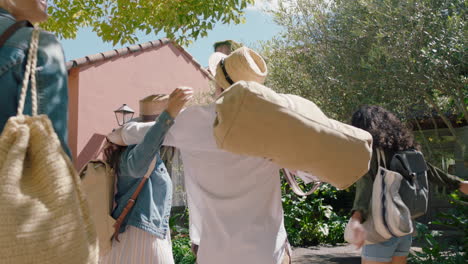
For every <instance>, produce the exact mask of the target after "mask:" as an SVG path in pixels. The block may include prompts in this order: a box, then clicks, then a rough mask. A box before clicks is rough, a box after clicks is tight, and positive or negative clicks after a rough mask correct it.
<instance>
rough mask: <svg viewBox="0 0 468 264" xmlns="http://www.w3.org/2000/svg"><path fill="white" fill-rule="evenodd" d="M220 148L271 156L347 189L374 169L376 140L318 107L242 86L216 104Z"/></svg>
mask: <svg viewBox="0 0 468 264" xmlns="http://www.w3.org/2000/svg"><path fill="white" fill-rule="evenodd" d="M216 113H217V118H216V120H215V123H214V136H215V138H216V143H217V145H218V147H219V148H221V149H224V150H226V151H229V152H233V153H236V154H244V155H250V156H256V157H266V158H269V159H271V160H273V162H275V163H276V164H278V165H280V166H282V167H283V168H288V169H291V170H300V171H304V172H307V173H309V174H311V175H313V176H315V177H317V178H319V179H320V180H321V181H322V182H327V183H330V184H332V185H333V186H335V187H337V188H340V189H346V188H348V187H349V186H351V185H352V184H353V183H354V182H356V181H357V180H358V179H359V178H361V177H362V176H363V175H364V174H366V172H367V171H368V170H369V163H370V159H371V156H372V136H371V135H370V134H369V133H368V132H366V131H364V130H362V129H359V128H356V127H353V126H350V125H347V124H344V123H341V122H338V121H336V120H333V119H330V118H328V117H327V116H326V115H325V114H324V113H323V112H322V111H321V110H320V108H318V107H317V105H315V104H314V103H313V102H311V101H309V100H306V99H304V98H302V97H299V96H296V95H289V94H278V93H276V92H275V91H273V90H272V89H270V88H268V87H265V86H263V85H261V84H259V83H256V82H245V81H240V82H237V83H235V84H234V85H232V86H231V87H230V88H228V89H227V90H226V91H224V93H223V94H222V95H221V96H220V97H219V98H218V100H217V101H216Z"/></svg>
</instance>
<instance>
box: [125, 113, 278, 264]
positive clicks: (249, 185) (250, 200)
mask: <svg viewBox="0 0 468 264" xmlns="http://www.w3.org/2000/svg"><path fill="white" fill-rule="evenodd" d="M215 117H216V114H215V106H214V105H208V106H193V107H189V108H187V109H186V110H185V111H183V112H182V113H180V114H179V116H178V117H177V119H176V122H175V124H174V125H173V126H172V128H171V129H170V130H169V132H168V134H167V135H166V139H165V142H164V144H165V145H169V146H174V147H177V148H179V149H180V151H181V155H182V161H183V164H184V175H185V181H186V191H187V197H188V206H189V214H190V237H191V240H192V241H193V242H194V243H196V244H198V245H199V250H198V257H197V260H198V263H200V264H218V263H223V264H231V263H232V264H238V263H255V264H272V263H280V262H281V259H282V257H283V253H284V248H285V242H286V239H287V235H286V231H285V228H284V223H283V208H282V204H281V188H280V187H281V184H280V177H279V169H280V167H278V166H277V165H276V164H274V163H272V162H269V161H268V160H266V159H263V158H256V157H249V156H242V155H236V154H233V153H229V152H226V151H223V150H221V149H219V148H218V147H217V146H216V142H215V138H214V135H213V122H214V120H215ZM151 125H152V123H136V122H135V123H129V124H127V125H126V126H125V127H124V129H123V130H122V138H123V139H124V141H125V143H127V144H136V143H138V142H140V141H141V139H142V138H143V136H144V133H145V132H146V130H147V128H149V127H151Z"/></svg>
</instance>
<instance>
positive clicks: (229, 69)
mask: <svg viewBox="0 0 468 264" xmlns="http://www.w3.org/2000/svg"><path fill="white" fill-rule="evenodd" d="M209 65H210V66H209V67H210V71H212V72H214V73H215V80H216V82H217V84H218V85H219V86H221V88H223V89H226V88H228V87H229V86H231V85H232V84H234V83H236V82H238V81H253V82H257V83H260V84H263V83H264V82H265V78H266V76H267V73H268V70H267V66H266V63H265V60H263V58H262V56H260V54H258V53H257V52H255V51H253V50H251V49H249V48H246V47H242V48H239V49H236V50H235V51H234V52H232V53H231V54H230V55H229V56H226V55H224V54H223V53H221V52H215V53H214V54H213V55H211V57H210V59H209ZM214 65H216V66H214Z"/></svg>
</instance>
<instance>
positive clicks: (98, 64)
mask: <svg viewBox="0 0 468 264" xmlns="http://www.w3.org/2000/svg"><path fill="white" fill-rule="evenodd" d="M67 67H68V70H69V124H68V127H69V137H68V140H69V145H70V148H71V151H72V155H73V159H74V163H75V167H76V168H77V169H80V168H81V167H82V166H83V165H84V164H86V162H87V161H89V160H90V159H92V158H94V157H95V156H96V154H97V153H98V151H99V149H100V147H101V145H102V143H103V142H104V135H106V134H107V133H109V132H110V131H111V130H112V128H115V127H116V126H117V122H116V118H115V115H114V112H113V111H114V110H116V109H117V108H119V107H120V106H121V105H122V104H127V105H128V106H130V107H131V108H132V109H133V110H135V116H138V114H139V113H138V101H139V100H140V99H141V98H143V97H145V96H147V95H149V94H156V93H167V94H169V93H170V92H171V91H172V90H173V89H174V88H176V87H177V86H182V85H183V86H190V87H192V88H194V90H195V92H196V93H199V94H201V93H208V92H209V90H210V84H209V81H210V79H211V78H212V76H211V75H210V73H208V72H207V71H206V70H205V69H204V68H203V67H201V65H200V64H199V63H198V62H196V61H195V60H194V59H193V57H192V56H191V55H190V54H189V53H188V52H187V51H185V50H184V49H183V48H182V47H180V46H178V45H177V44H175V43H173V42H171V41H169V40H168V39H161V40H156V41H151V42H147V43H143V44H138V45H133V46H129V47H127V48H122V49H115V50H111V51H107V52H102V53H98V54H94V55H90V56H86V57H84V58H80V59H76V60H72V61H69V62H68V63H67Z"/></svg>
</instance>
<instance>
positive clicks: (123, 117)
mask: <svg viewBox="0 0 468 264" xmlns="http://www.w3.org/2000/svg"><path fill="white" fill-rule="evenodd" d="M114 113H115V119H117V124H119V126H123V125H125V123H127V122H128V121H130V120H131V119H132V118H133V114H135V111H133V109H131V108H130V107H128V105H127V104H123V105H122V106H121V107H119V109H117V110H115V111H114Z"/></svg>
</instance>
